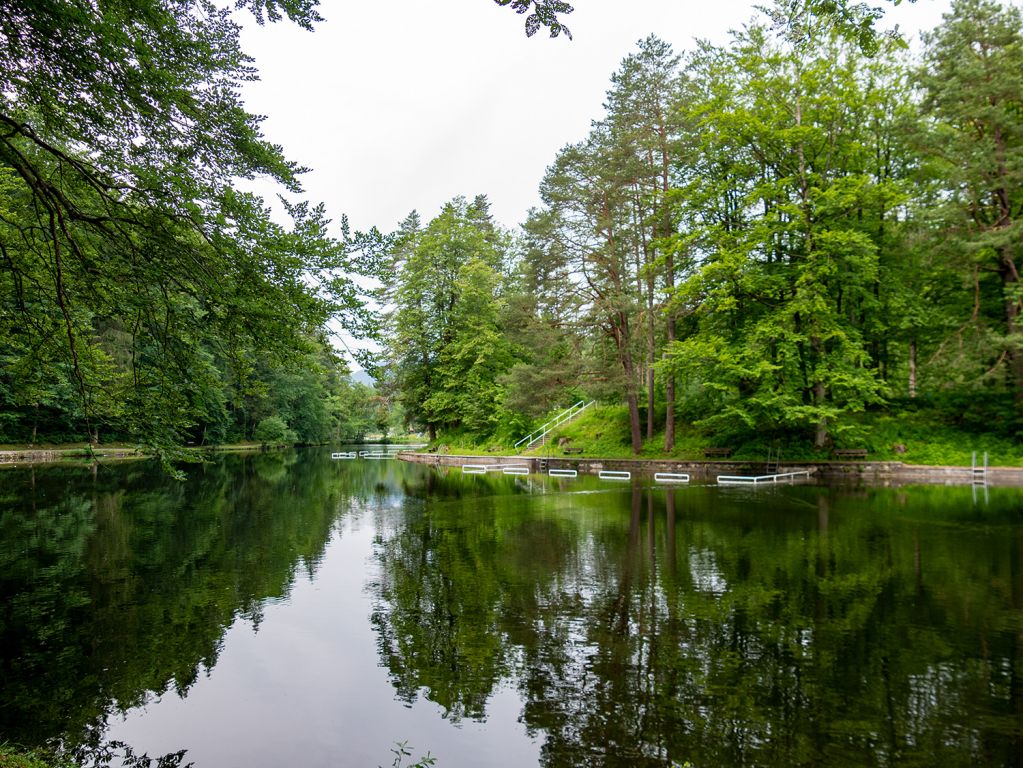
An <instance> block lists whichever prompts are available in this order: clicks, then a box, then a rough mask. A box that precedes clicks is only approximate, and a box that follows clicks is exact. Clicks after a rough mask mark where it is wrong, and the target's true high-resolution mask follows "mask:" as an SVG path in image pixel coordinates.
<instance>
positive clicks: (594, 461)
mask: <svg viewBox="0 0 1023 768" xmlns="http://www.w3.org/2000/svg"><path fill="white" fill-rule="evenodd" d="M397 458H398V459H400V460H401V461H407V462H410V463H414V464H426V465H429V466H435V467H461V466H462V465H463V464H478V465H483V466H497V465H500V464H509V465H510V464H516V465H519V466H522V465H528V466H529V468H530V471H531V472H532V473H536V474H541V473H542V470H541V461H543V457H536V456H493V455H489V456H488V455H483V456H473V455H455V454H432V453H413V452H400V453H399V454H398V456H397ZM772 466H773V465H772ZM546 467H547V468H548V469H574V470H576V471H577V472H578V473H579V474H581V475H597V474H598V473H600V472H602V471H612V472H613V471H618V472H631V473H632V474H633V475H638V476H640V477H650V478H652V477H653V476H654V474H655V473H657V472H678V473H684V474H688V475H690V476H692V477H693V478H694V479H696V480H700V481H707V480H714V479H716V476H717V475H733V474H750V473H752V474H757V475H765V474H775V473H777V472H798V471H810V472H812V473H813V479H815V480H821V481H824V482H828V483H852V484H858V483H869V484H870V485H879V486H894V485H919V484H924V485H972V484H974V474H973V470H972V468H971V467H963V466H938V465H935V466H930V465H925V464H904V463H903V462H901V461H798V462H797V461H789V462H781V463H779V464H778V465H777V468H776V469H774V470H773V471H769V470H768V467H767V464H766V463H765V462H762V461H759V462H758V461H732V460H728V459H724V460H717V461H697V460H688V459H680V460H674V459H602V458H596V457H584V458H566V457H550V458H548V459H547V464H546ZM982 484H983V485H987V486H999V487H1009V488H1023V467H988V468H987V473H986V475H985V477H984V482H983V483H981V482H980V481H979V480H978V481H977V482H976V485H982Z"/></svg>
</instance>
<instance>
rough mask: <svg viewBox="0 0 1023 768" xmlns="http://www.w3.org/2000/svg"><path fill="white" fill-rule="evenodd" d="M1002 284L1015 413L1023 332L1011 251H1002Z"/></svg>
mask: <svg viewBox="0 0 1023 768" xmlns="http://www.w3.org/2000/svg"><path fill="white" fill-rule="evenodd" d="M1001 267H1002V268H1001V276H1002V285H1003V288H1004V290H1005V330H1006V333H1007V334H1008V336H1009V348H1008V350H1007V352H1006V356H1005V362H1006V365H1008V367H1009V386H1010V387H1011V389H1012V399H1013V402H1014V403H1015V404H1016V412H1017V414H1023V349H1020V344H1019V342H1018V341H1017V339H1018V337H1019V334H1020V333H1023V327H1021V326H1020V301H1021V299H1020V296H1019V282H1020V281H1019V271H1018V270H1017V269H1016V262H1015V260H1014V259H1013V258H1012V254H1011V253H1005V252H1003V253H1002V265H1001Z"/></svg>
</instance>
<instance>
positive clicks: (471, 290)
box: [385, 196, 513, 435]
mask: <svg viewBox="0 0 1023 768" xmlns="http://www.w3.org/2000/svg"><path fill="white" fill-rule="evenodd" d="M393 242H394V246H393V249H392V252H391V259H392V262H393V270H392V274H391V281H390V283H389V284H388V286H387V288H386V291H385V297H386V298H388V299H390V300H391V301H393V302H394V305H395V307H394V310H393V312H392V313H391V316H390V319H389V323H388V338H387V342H388V352H387V355H388V360H389V374H388V375H389V376H390V377H392V379H393V382H392V386H393V387H394V388H395V389H396V390H397V393H398V399H399V401H400V403H401V406H402V408H403V410H404V413H405V418H406V419H407V421H408V422H409V424H410V425H423V426H425V427H426V428H427V429H428V430H430V432H431V434H432V435H435V434H436V430H437V429H439V428H440V429H464V430H467V431H469V432H471V433H474V434H478V435H486V434H490V433H491V432H493V431H494V429H495V428H496V426H497V423H498V421H499V416H498V414H499V411H500V403H501V387H500V386H499V385H498V379H499V377H501V376H502V375H503V374H504V373H505V372H506V371H507V370H508V368H510V367H511V364H512V362H513V356H512V349H511V345H510V344H509V342H508V340H507V338H506V337H505V335H504V334H503V332H502V329H501V326H500V322H501V313H502V305H503V298H502V287H503V285H502V284H503V272H502V270H503V266H504V261H505V257H506V252H507V247H508V244H507V237H506V235H504V234H503V233H502V232H500V231H499V230H498V229H497V227H496V226H495V225H494V223H493V221H492V219H491V217H490V213H489V203H488V202H487V200H486V198H485V197H483V196H480V197H477V198H476V199H475V200H473V201H472V202H471V203H469V202H467V201H466V200H465V199H464V198H456V199H455V200H453V201H452V202H450V203H448V204H446V205H445V206H444V208H443V209H442V210H441V212H440V214H439V215H438V216H437V217H436V218H435V219H433V220H432V221H431V222H430V223H429V224H428V225H427V226H426V227H425V228H423V229H420V226H419V219H418V216H416V215H415V214H413V215H411V216H409V218H408V219H406V221H405V222H404V224H403V225H402V228H401V229H400V230H399V231H398V232H397V233H395V235H394V236H393Z"/></svg>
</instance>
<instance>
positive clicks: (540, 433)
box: [515, 400, 597, 453]
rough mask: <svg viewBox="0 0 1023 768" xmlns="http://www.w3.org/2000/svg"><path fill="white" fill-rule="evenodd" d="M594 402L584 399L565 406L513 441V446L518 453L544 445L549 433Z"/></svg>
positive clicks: (578, 414) (577, 415)
mask: <svg viewBox="0 0 1023 768" xmlns="http://www.w3.org/2000/svg"><path fill="white" fill-rule="evenodd" d="M595 402H597V401H596V400H590V402H588V403H587V402H585V401H584V400H580V401H579V402H578V403H576V404H575V405H573V406H572V407H571V408H566V409H565V410H564V411H562V412H561V413H559V414H558V415H557V416H555V417H554V418H553V419H551V420H550V421H548V422H547V423H546V424H544V425H543V426H542V427H540V428H539V429H537V430H534V431H533V432H530V433H529V434H528V435H526V436H525V437H524V438H522V439H521V440H519V441H518V442H517V443H515V448H516V449H517V450H518V451H519V453H522V452H523V451H528V450H530V449H532V448H535V447H536V446H538V445H540V446H543V445H546V444H547V441H548V440H549V439H550V436H551V433H552V432H553V431H554V430H555V429H557V428H558V427H562V426H564V425H565V424H570V423H572V422H573V421H575V420H576V419H577V418H579V416H580V415H581V414H582V412H583V411H585V410H586V409H587V408H589V407H590V406H591V405H593V404H594V403H595Z"/></svg>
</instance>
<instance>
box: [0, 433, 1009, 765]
mask: <svg viewBox="0 0 1023 768" xmlns="http://www.w3.org/2000/svg"><path fill="white" fill-rule="evenodd" d="M186 475H187V477H186V479H185V480H184V481H183V482H182V481H176V480H173V479H171V478H169V477H167V476H166V475H164V474H163V473H162V472H161V471H160V469H159V467H158V466H156V465H155V463H153V462H132V463H125V464H114V465H109V466H101V467H99V468H97V469H95V470H93V469H90V468H88V467H72V466H54V467H40V468H35V469H31V468H30V469H14V470H5V471H2V472H0V741H2V740H4V739H6V740H9V741H12V742H17V743H21V744H25V745H28V746H32V745H36V744H42V743H46V742H50V743H54V742H59V743H61V744H63V745H65V746H66V747H67V748H69V749H72V750H74V751H76V752H77V753H79V754H80V755H82V756H83V758H87V759H88V760H89V761H91V762H95V763H98V764H112V765H117V764H119V763H120V762H122V761H123V757H124V754H125V750H126V749H128V750H130V751H131V753H132V754H134V755H136V756H138V755H142V754H147V755H149V756H150V757H156V756H164V759H163V762H162V763H161V765H163V766H173V765H182V766H183V765H186V764H188V763H194V765H195V766H196V768H222V767H228V766H239V767H242V766H244V767H245V768H264V767H265V768H270V767H271V766H274V767H277V766H281V765H302V766H313V767H317V766H365V767H367V768H372V767H374V766H383V765H387V766H390V765H392V761H393V760H394V758H395V755H394V754H393V753H392V752H391V750H392V749H396V748H397V747H395V745H396V744H397V743H399V742H406V743H407V745H408V747H407V749H408V750H409V751H411V752H412V753H413V754H412V755H411V756H409V757H405V758H404V762H403V763H402V764H403V765H406V766H407V765H408V764H410V763H411V762H412V760H413V759H414V758H418V757H420V756H422V755H423V754H425V753H426V752H427V751H429V752H430V753H431V754H432V755H433V756H434V757H436V758H437V766H438V768H456V767H458V768H460V767H462V766H473V767H474V768H479V767H481V766H532V765H543V766H671V765H673V764H678V765H682V764H684V763H685V762H687V761H688V762H690V763H692V765H693V766H696V768H709V767H711V766H811V765H812V766H894V765H898V766H942V767H943V768H949V767H951V766H1019V765H1021V763H1023V491H1020V490H1019V489H1006V488H990V489H983V488H981V489H975V488H971V487H970V486H961V487H908V488H864V487H858V488H851V487H846V488H834V487H820V486H816V485H785V486H778V487H773V486H772V487H757V488H748V487H717V486H714V485H703V486H700V485H693V486H680V487H677V488H673V489H666V488H664V487H657V486H654V485H653V484H652V483H650V482H647V481H641V482H638V483H635V484H629V483H615V482H602V481H598V480H596V479H594V478H579V479H550V478H541V477H538V476H531V477H504V476H496V475H494V474H490V475H486V476H467V475H462V473H461V472H460V471H459V470H457V469H454V470H435V469H432V468H429V467H424V466H419V465H408V464H404V463H401V462H398V461H393V460H378V461H369V460H357V461H332V460H331V459H330V452H329V451H327V450H311V449H310V450H303V451H292V452H282V453H268V454H256V455H246V456H238V455H225V456H220V457H217V458H215V459H214V460H213V461H211V462H210V463H208V464H204V465H200V466H192V467H188V468H186ZM124 745H126V746H124ZM129 762H131V761H130V760H129ZM142 764H144V762H143V763H142ZM154 764H155V761H154Z"/></svg>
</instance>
